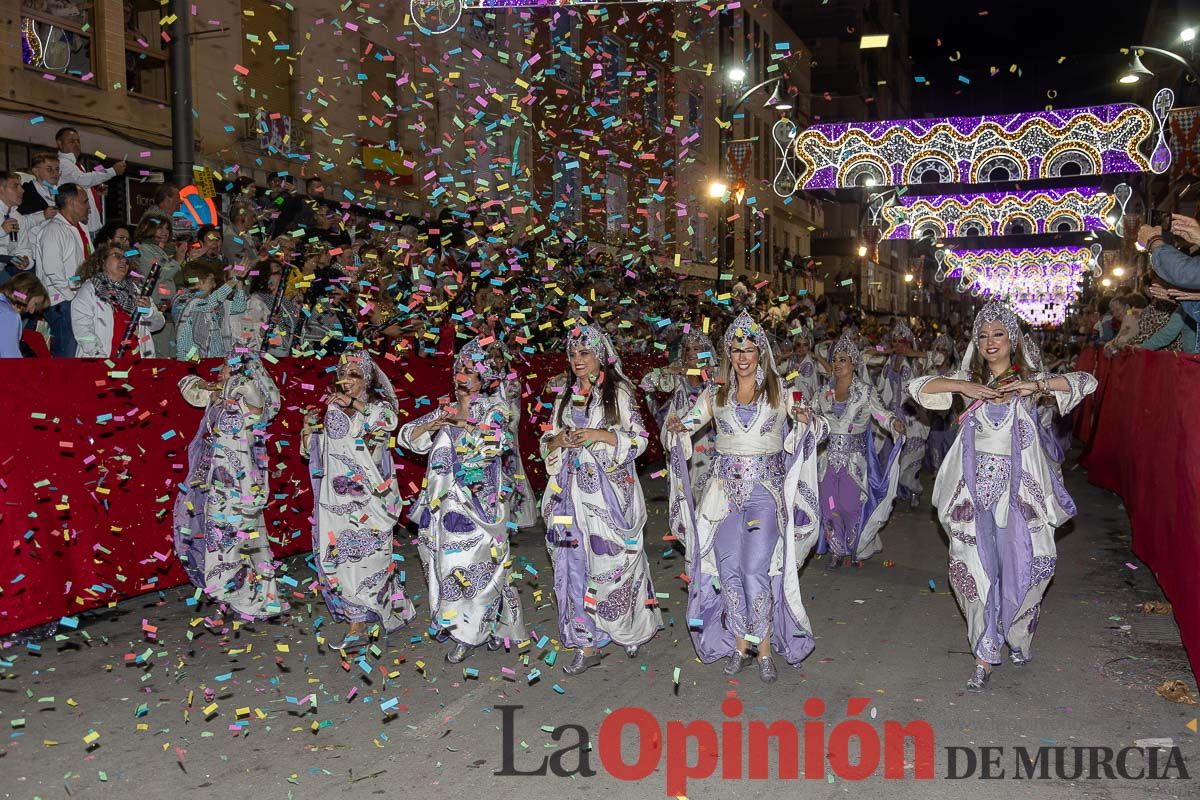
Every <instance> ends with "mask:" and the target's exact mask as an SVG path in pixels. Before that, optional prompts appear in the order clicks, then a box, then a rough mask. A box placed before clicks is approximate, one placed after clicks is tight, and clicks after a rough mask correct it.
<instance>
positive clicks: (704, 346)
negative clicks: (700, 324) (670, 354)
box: [682, 328, 717, 364]
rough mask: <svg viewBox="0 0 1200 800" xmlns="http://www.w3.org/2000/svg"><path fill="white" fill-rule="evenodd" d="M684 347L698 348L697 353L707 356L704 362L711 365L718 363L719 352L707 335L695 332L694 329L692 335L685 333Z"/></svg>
mask: <svg viewBox="0 0 1200 800" xmlns="http://www.w3.org/2000/svg"><path fill="white" fill-rule="evenodd" d="M682 345H683V347H694V348H696V351H697V352H699V353H705V354H707V355H706V356H705V358H704V361H706V362H708V363H709V364H715V363H716V362H717V352H716V348H715V345H713V342H712V339H710V338H709V337H708V336H707V335H706V334H703V333H701V332H700V331H698V330H695V329H694V328H693V329H692V331H691V332H690V333H685V334H684V335H683V342H682Z"/></svg>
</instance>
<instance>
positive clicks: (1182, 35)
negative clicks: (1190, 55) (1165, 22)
mask: <svg viewBox="0 0 1200 800" xmlns="http://www.w3.org/2000/svg"><path fill="white" fill-rule="evenodd" d="M1195 38H1196V29H1195V28H1184V29H1183V30H1181V31H1180V32H1179V39H1180V40H1181V41H1184V42H1190V41H1192V40H1193V39H1195Z"/></svg>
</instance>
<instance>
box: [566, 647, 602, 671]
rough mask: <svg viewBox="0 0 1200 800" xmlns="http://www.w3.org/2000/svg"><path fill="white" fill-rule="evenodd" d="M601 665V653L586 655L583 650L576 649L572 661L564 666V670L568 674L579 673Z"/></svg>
mask: <svg viewBox="0 0 1200 800" xmlns="http://www.w3.org/2000/svg"><path fill="white" fill-rule="evenodd" d="M598 666H600V654H599V653H596V654H595V655H591V656H586V655H584V654H583V651H582V650H576V651H575V657H574V658H572V659H571V663H570V664H567V665H566V666H565V667H563V672H565V673H567V674H568V675H579V674H581V673H583V672H586V671H588V670H589V669H591V668H592V667H598Z"/></svg>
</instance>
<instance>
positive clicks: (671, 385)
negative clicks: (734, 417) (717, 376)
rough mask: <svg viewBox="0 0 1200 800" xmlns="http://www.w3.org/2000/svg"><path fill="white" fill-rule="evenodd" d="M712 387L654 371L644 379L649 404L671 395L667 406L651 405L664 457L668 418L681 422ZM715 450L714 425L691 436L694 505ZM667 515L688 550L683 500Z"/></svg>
mask: <svg viewBox="0 0 1200 800" xmlns="http://www.w3.org/2000/svg"><path fill="white" fill-rule="evenodd" d="M713 385H715V384H713V382H712V381H701V382H700V383H699V384H697V385H695V386H693V385H692V383H691V381H689V380H688V379H687V377H686V376H684V375H676V374H673V373H668V372H665V371H663V370H653V371H651V372H648V373H647V374H646V375H645V377H643V378H642V382H641V385H640V387H639V388H641V389H642V391H644V392H646V393H647V394H646V399H647V402H648V403H649V402H650V398H651V397H652V396H653V395H654V394H665V395H668V397H667V401H666V402H664V403H661V404H657V403H656V404H653V405H651V409H652V413H653V414H654V417H655V419H656V420H657V422H658V435H659V439H660V441H662V445H663V452H664V453H669V452H670V451H671V442H670V439H671V434H670V433H669V432H668V431H667V424H666V423H667V418H668V417H672V416H674V417H679V418H680V419H682V418H683V417H684V416H685V415H686V414H687V413H688V412H690V411H691V410H692V407H693V406H695V404H696V400H697V399H698V398H699V397H700V395H701V393H702V392H704V390H705V389H707V388H708V387H710V386H713ZM716 447H717V432H716V428H715V427H714V426H713V425H711V424H709V425H705V426H703V427H701V428H698V429H696V430H695V431H693V432H692V455H691V457H690V458H689V459H688V475H690V476H691V481H692V505H698V504H699V503H700V497H701V496H702V495H703V494H704V487H705V486H706V485H708V477H709V475H710V474H711V472H712V463H713V456H714V454H715V453H716ZM668 513H669V515H670V518H669V520H668V524H669V525H670V529H671V534H672V535H673V536H675V538H676V539H678V540H679V542H680V543H681V546H686V544H687V540H686V533H687V528H686V523H685V522H684V520H683V519H682V518H681V516H680V515H681V514H683V513H686V511H685V508H684V501H683V497H682V496H679V497H676V498H672V501H671V504H670V507H669V511H668Z"/></svg>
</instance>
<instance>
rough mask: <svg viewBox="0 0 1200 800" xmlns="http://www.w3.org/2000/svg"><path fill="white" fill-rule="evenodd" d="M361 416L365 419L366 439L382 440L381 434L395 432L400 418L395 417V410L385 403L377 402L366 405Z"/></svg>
mask: <svg viewBox="0 0 1200 800" xmlns="http://www.w3.org/2000/svg"><path fill="white" fill-rule="evenodd" d="M363 416H365V417H366V420H365V425H364V433H365V434H366V436H367V437H376V436H378V437H381V438H382V435H383V434H385V433H388V432H390V431H394V430H396V426H397V425H399V424H400V418H399V417H398V416H397V415H396V412H395V410H393V409H392V407H391V406H390V405H388V404H387V403H381V402H379V401H372V402H369V403H367V407H366V408H365V409H364V410H363Z"/></svg>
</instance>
